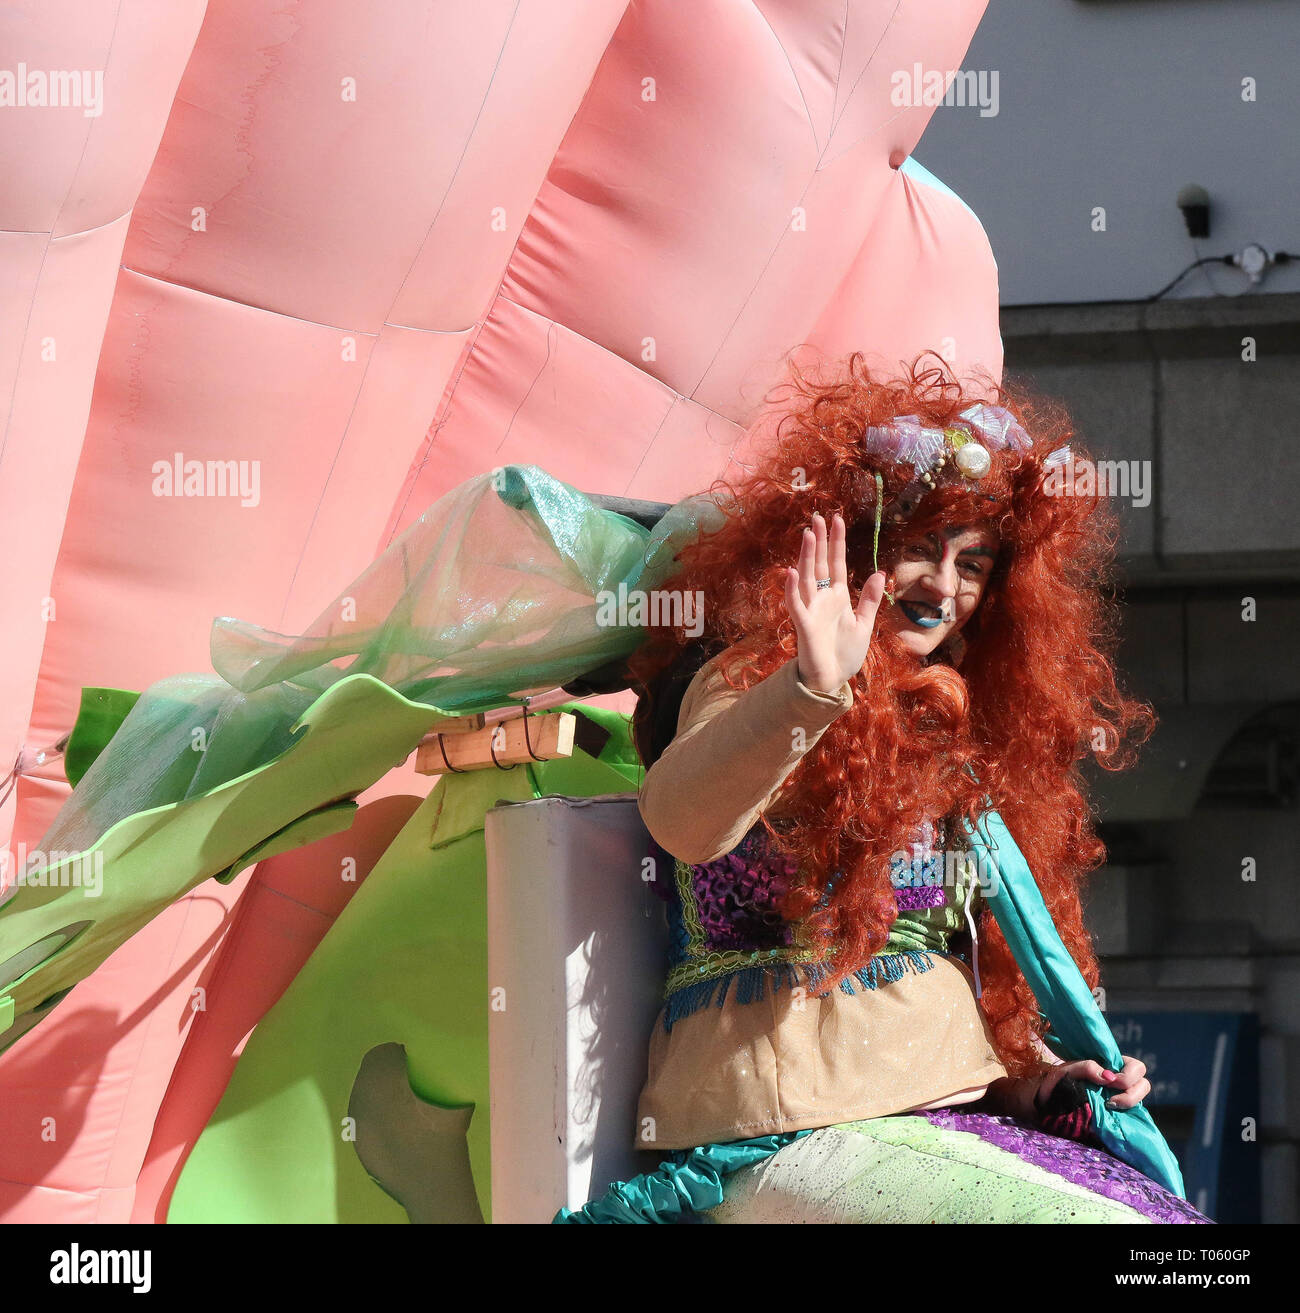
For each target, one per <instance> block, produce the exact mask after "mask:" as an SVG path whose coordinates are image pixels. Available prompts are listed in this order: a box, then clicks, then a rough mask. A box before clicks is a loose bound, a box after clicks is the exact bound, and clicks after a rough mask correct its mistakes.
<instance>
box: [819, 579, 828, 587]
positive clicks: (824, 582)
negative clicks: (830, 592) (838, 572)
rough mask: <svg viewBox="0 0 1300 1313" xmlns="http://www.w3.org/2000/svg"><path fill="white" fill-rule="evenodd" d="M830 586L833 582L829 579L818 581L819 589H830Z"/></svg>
mask: <svg viewBox="0 0 1300 1313" xmlns="http://www.w3.org/2000/svg"><path fill="white" fill-rule="evenodd" d="M830 586H831V581H830V580H829V579H818V580H817V587H818V588H829V587H830Z"/></svg>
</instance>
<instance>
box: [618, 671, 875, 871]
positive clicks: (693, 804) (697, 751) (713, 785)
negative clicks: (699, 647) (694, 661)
mask: <svg viewBox="0 0 1300 1313" xmlns="http://www.w3.org/2000/svg"><path fill="white" fill-rule="evenodd" d="M731 651H732V649H728V650H727V652H723V653H720V654H719V655H718V656H716V657H714V658H713V660H712V661H710V662H708V663H707V664H706V665H705V666H704V667H703V669H701V670H700V672H699V673H698V674H697V675H696V676H695V678H694V679H693V680H692V681H691V683H690V686H689V687H688V688H687V690H686V696H685V697H684V698H683V699H682V707H681V711H680V713H679V714H678V717H677V735H676V737H675V738H674V739H673V741H672V742H671V743H670V744H669V745H668V748H667V749H666V750H665V752H664V754H663V756H662V757H660V758H659V760H658V761H656V762H655V763H654V765H653V766H651V768H650V769H649V771H647V773H646V776H645V780H644V782H643V783H642V785H641V790H640V793H639V795H638V798H637V804H638V807H639V809H640V812H641V818H642V820H643V821H644V822H645V825H646V828H647V829H648V830H649V831H650V834H651V836H652V837H653V838H654V840H655V841H656V842H657V843H658V844H659V845H660V846H661V847H662V848H663V849H664V850H665V851H667V852H669V853H671V854H672V855H673V856H674V857H679V858H681V859H682V860H683V861H685V862H689V863H691V864H695V863H698V862H709V861H712V860H713V859H714V858H716V857H721V856H722V855H723V854H724V853H727V852H730V851H731V849H732V848H734V847H735V846H736V844H738V843H739V842H740V840H741V839H742V838H743V837H744V835H745V833H746V832H747V831H748V830H749V829H750V827H751V826H752V825H753V824H754V822H755V821H756V820H757V819H758V817H759V816H760V814H761V813H762V812H763V811H764V809H765V808H766V807H767V805H768V803H769V802H770V800H771V798H772V795H773V794H774V793H775V792H776V791H777V789H779V788H780V786H781V785H782V784H783V783H784V782H785V780H786V778H787V777H788V776H789V774H790V772H791V771H792V770H794V768H795V767H796V766H797V765H798V764H799V761H800V759H801V758H802V757H803V756H804V755H805V753H807V752H808V751H810V750H811V749H812V748H813V747H814V746H815V744H816V743H817V740H818V739H820V738H821V736H822V734H823V733H824V731H825V730H826V728H827V727H828V726H829V725H830V724H831V722H832V721H833V720H835V718H836V717H837V716H840V715H842V714H843V713H844V712H845V711H847V710H848V709H849V708H850V707H851V706H852V705H853V690H852V688H851V687H850V685H849V684H848V682H847V681H845V683H843V684H841V685H840V687H839V688H838V689H836V690H835V691H834V692H833V693H822V692H818V691H816V690H814V689H811V688H809V687H808V686H807V685H806V684H804V683H803V682H802V681H801V680H800V679H799V676H798V666H797V663H796V662H795V660H794V659H793V658H792V659H791V660H789V661H787V662H786V663H785V664H784V665H783V666H780V667H779V668H778V669H776V670H775V671H773V672H772V674H770V675H768V677H767V678H766V679H764V680H762V681H761V682H760V683H758V684H755V685H754V686H753V687H752V688H749V689H744V690H742V689H735V688H732V687H731V686H730V685H729V684H727V683H726V681H725V680H724V679H723V678H722V675H721V673H720V671H719V668H718V667H719V665H720V663H721V662H723V661H724V660H725V659H726V658H727V656H728V654H729V653H730V652H731Z"/></svg>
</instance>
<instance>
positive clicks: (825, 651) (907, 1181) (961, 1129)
mask: <svg viewBox="0 0 1300 1313" xmlns="http://www.w3.org/2000/svg"><path fill="white" fill-rule="evenodd" d="M792 377H793V380H794V381H793V383H792V384H791V385H790V387H791V391H792V394H793V401H792V404H791V405H790V406H789V407H788V409H787V413H786V414H785V415H784V417H783V418H782V420H781V422H780V424H779V425H778V426H777V431H776V440H775V442H774V443H773V444H772V446H771V447H770V449H769V450H768V451H767V453H766V454H765V455H764V457H763V458H762V460H761V462H760V463H759V464H758V466H757V467H756V468H754V469H752V470H751V471H750V472H749V473H748V475H747V477H745V478H744V479H743V480H742V481H741V482H739V484H738V485H736V486H734V487H729V488H726V489H724V491H725V492H726V494H727V495H726V496H725V497H724V498H721V499H719V500H720V504H721V505H722V506H723V508H724V510H725V512H726V518H725V520H724V522H723V523H722V525H721V527H720V528H718V529H717V530H716V531H714V532H711V533H708V534H706V535H705V536H703V537H702V538H700V539H699V541H697V542H696V543H694V544H692V545H691V546H690V547H688V548H687V549H685V550H684V551H682V552H681V553H680V554H679V558H678V559H679V560H680V561H681V563H682V568H681V570H680V573H678V574H677V575H676V576H675V577H674V578H673V579H672V581H671V587H673V588H675V589H679V590H681V591H682V593H683V595H686V594H690V593H694V594H695V596H696V597H697V599H699V600H700V601H702V602H703V607H704V617H705V632H704V635H703V636H702V637H699V638H695V639H693V638H691V637H690V636H689V635H687V634H686V633H685V632H684V631H683V630H682V629H681V628H680V627H679V628H675V629H674V628H670V627H660V628H657V629H653V630H652V635H651V639H650V641H649V642H648V643H647V644H646V645H645V646H644V647H642V648H641V649H640V651H639V652H638V653H637V655H636V656H635V657H634V658H633V661H632V663H631V668H632V670H633V672H634V674H635V676H636V677H637V680H638V683H639V685H640V687H641V688H642V690H643V694H642V697H641V699H640V702H639V705H638V710H637V715H636V718H635V722H634V724H635V731H636V736H637V745H638V749H639V751H640V754H641V756H642V759H643V761H644V762H645V764H646V765H647V767H648V772H647V774H646V776H645V780H644V783H643V786H642V788H641V791H640V796H639V804H640V810H641V814H642V817H643V819H644V820H645V823H646V826H647V828H648V830H649V832H650V834H651V836H652V839H653V840H654V841H655V856H656V859H657V874H656V889H657V890H658V891H659V892H660V893H661V894H662V895H663V896H664V898H665V899H666V901H667V912H668V917H669V925H670V932H671V949H670V955H671V961H670V966H669V972H668V977H667V983H666V989H665V1003H664V1008H663V1010H662V1012H661V1013H660V1016H659V1018H658V1019H657V1022H656V1026H655V1030H654V1034H653V1037H652V1039H651V1043H650V1061H649V1076H648V1079H647V1082H646V1084H645V1087H644V1089H643V1091H642V1094H641V1098H640V1104H639V1107H638V1110H637V1141H636V1142H637V1147H638V1148H640V1149H649V1150H654V1151H656V1152H658V1153H660V1155H661V1157H663V1158H664V1160H665V1161H664V1162H663V1165H662V1166H661V1168H660V1170H659V1171H658V1172H656V1173H650V1174H648V1175H647V1176H645V1177H641V1178H637V1179H636V1180H635V1181H633V1182H629V1183H619V1184H618V1185H616V1186H615V1187H613V1188H612V1189H611V1191H610V1192H609V1194H608V1195H607V1196H605V1197H604V1198H603V1199H601V1200H597V1201H594V1202H593V1203H592V1204H589V1205H588V1206H587V1207H586V1208H585V1209H582V1210H578V1211H576V1212H569V1211H568V1210H561V1212H560V1214H559V1215H557V1219H556V1220H557V1221H577V1222H585V1221H678V1220H686V1221H701V1220H707V1221H712V1222H724V1223H742V1222H771V1221H801V1222H811V1221H836V1222H906V1221H926V1222H933V1221H948V1222H961V1221H1016V1222H1022V1221H1029V1222H1145V1221H1194V1222H1195V1221H1206V1220H1208V1219H1205V1218H1203V1217H1202V1216H1201V1215H1200V1214H1198V1213H1196V1212H1195V1210H1193V1209H1192V1208H1191V1207H1190V1206H1189V1205H1188V1204H1187V1203H1186V1202H1185V1201H1184V1200H1183V1199H1181V1198H1180V1197H1179V1195H1178V1194H1177V1193H1175V1192H1174V1189H1167V1188H1165V1186H1164V1185H1162V1184H1160V1183H1159V1182H1158V1181H1156V1180H1153V1179H1151V1178H1150V1177H1149V1176H1147V1175H1146V1174H1144V1173H1143V1172H1142V1171H1140V1170H1138V1168H1137V1167H1135V1166H1133V1165H1131V1163H1132V1161H1134V1160H1136V1161H1139V1162H1143V1161H1146V1160H1144V1159H1143V1158H1142V1157H1141V1155H1140V1153H1136V1154H1133V1153H1131V1154H1129V1158H1130V1161H1129V1162H1125V1161H1121V1160H1120V1158H1118V1157H1115V1156H1113V1154H1111V1153H1108V1152H1106V1151H1105V1150H1104V1149H1103V1148H1102V1147H1101V1145H1102V1143H1103V1140H1102V1139H1101V1138H1099V1136H1098V1131H1099V1130H1100V1129H1101V1128H1100V1127H1099V1126H1098V1124H1097V1123H1098V1121H1099V1120H1105V1122H1106V1125H1107V1128H1108V1135H1107V1136H1106V1138H1105V1142H1106V1143H1108V1144H1110V1145H1111V1146H1112V1147H1113V1146H1114V1145H1115V1144H1120V1145H1121V1146H1124V1144H1125V1140H1124V1133H1123V1131H1122V1130H1120V1131H1118V1132H1117V1131H1116V1130H1115V1127H1114V1125H1113V1123H1114V1122H1115V1121H1116V1119H1117V1118H1118V1117H1119V1115H1120V1114H1121V1113H1123V1112H1124V1111H1125V1110H1130V1109H1133V1110H1135V1113H1134V1115H1140V1117H1141V1118H1142V1119H1145V1122H1144V1126H1145V1129H1147V1130H1149V1131H1150V1133H1151V1135H1152V1136H1153V1137H1154V1139H1155V1140H1157V1141H1158V1140H1159V1137H1158V1133H1156V1132H1155V1131H1154V1127H1153V1126H1151V1124H1150V1123H1149V1118H1147V1114H1146V1113H1145V1111H1144V1110H1140V1112H1139V1111H1138V1105H1139V1104H1140V1102H1141V1100H1142V1099H1143V1098H1144V1096H1145V1095H1146V1094H1147V1093H1149V1091H1150V1085H1149V1084H1148V1082H1147V1080H1146V1079H1145V1075H1144V1068H1143V1065H1142V1064H1141V1063H1140V1062H1138V1061H1137V1060H1135V1059H1133V1058H1129V1057H1125V1058H1124V1059H1123V1064H1122V1067H1120V1066H1119V1064H1118V1062H1116V1063H1115V1067H1116V1069H1114V1070H1112V1069H1110V1068H1109V1067H1108V1066H1105V1065H1103V1063H1100V1062H1097V1061H1094V1060H1091V1059H1086V1060H1078V1061H1062V1060H1061V1059H1060V1058H1059V1057H1057V1056H1056V1055H1055V1053H1054V1052H1053V1050H1052V1048H1051V1047H1049V1045H1048V1043H1046V1042H1045V1041H1046V1040H1049V1039H1051V1038H1053V1037H1052V1036H1050V1035H1049V1034H1048V1031H1049V1026H1048V1024H1047V1021H1046V1019H1045V1018H1044V1017H1042V1016H1041V1015H1040V1011H1039V1007H1040V1005H1042V1006H1044V1007H1045V1006H1046V1001H1045V998H1046V996H1048V995H1049V994H1051V993H1052V987H1051V986H1050V985H1049V983H1048V982H1047V977H1046V976H1040V974H1039V967H1038V965H1037V964H1035V965H1033V966H1024V967H1023V969H1022V966H1021V965H1020V964H1018V960H1017V954H1018V955H1019V957H1020V959H1021V962H1024V963H1027V962H1029V961H1031V960H1032V961H1034V962H1035V963H1037V957H1036V953H1035V952H1034V951H1031V949H1032V948H1033V945H1032V944H1031V945H1030V947H1029V948H1026V942H1027V939H1028V940H1032V939H1033V938H1034V936H1035V935H1037V937H1038V938H1039V939H1044V938H1051V939H1052V941H1053V943H1054V944H1056V945H1057V946H1058V947H1059V946H1060V945H1061V944H1062V943H1063V944H1064V948H1065V950H1068V956H1069V958H1071V959H1073V964H1074V965H1077V969H1078V971H1077V973H1076V972H1074V966H1071V965H1069V964H1068V962H1067V966H1068V971H1069V973H1073V974H1074V975H1075V976H1076V978H1077V975H1078V973H1081V974H1082V978H1083V981H1086V984H1087V986H1088V987H1089V988H1095V986H1096V984H1097V977H1098V972H1097V964H1096V959H1095V957H1094V955H1093V952H1092V948H1091V946H1090V943H1089V939H1088V935H1087V932H1086V931H1085V929H1084V925H1083V919H1082V915H1081V909H1080V899H1079V888H1080V882H1081V879H1082V878H1083V877H1084V876H1085V875H1086V873H1087V872H1088V871H1089V870H1090V869H1092V868H1094V867H1095V866H1097V865H1098V864H1099V863H1100V862H1101V860H1102V858H1103V855H1104V849H1103V846H1102V844H1101V843H1100V842H1099V841H1098V839H1097V837H1096V834H1095V832H1094V829H1093V826H1092V823H1091V819H1090V816H1089V811H1088V807H1087V803H1086V801H1085V798H1084V795H1083V791H1082V788H1081V779H1080V774H1079V764H1080V762H1081V761H1082V759H1083V758H1084V757H1085V756H1088V755H1091V756H1093V757H1095V758H1096V759H1097V760H1098V762H1099V763H1100V764H1101V765H1102V766H1103V767H1107V768H1110V769H1119V768H1120V767H1121V766H1122V765H1123V764H1124V761H1125V753H1126V750H1128V749H1131V748H1132V747H1133V746H1134V745H1135V744H1136V743H1138V742H1140V741H1141V740H1142V739H1143V738H1144V737H1145V736H1146V735H1147V734H1149V733H1150V729H1151V727H1152V724H1153V716H1152V714H1151V711H1150V709H1149V708H1148V707H1146V706H1144V705H1142V704H1140V703H1137V702H1134V701H1132V700H1130V699H1129V698H1127V697H1126V696H1124V694H1123V693H1122V692H1121V691H1120V689H1119V688H1118V687H1117V684H1116V677H1115V670H1114V666H1113V664H1112V661H1111V657H1110V645H1111V643H1112V641H1113V614H1112V613H1111V612H1110V611H1109V610H1108V609H1107V608H1106V606H1105V605H1104V602H1103V599H1102V597H1101V595H1100V592H1099V590H1098V583H1099V579H1100V576H1101V573H1102V571H1103V570H1104V568H1105V566H1106V565H1107V563H1108V560H1109V556H1110V552H1111V549H1112V543H1113V536H1112V525H1111V524H1110V522H1109V519H1108V517H1107V516H1106V515H1105V514H1104V513H1103V511H1102V507H1101V505H1100V504H1099V502H1098V499H1097V498H1096V497H1095V496H1086V497H1080V496H1073V495H1055V494H1056V491H1057V489H1056V487H1054V471H1055V473H1056V474H1059V473H1060V472H1061V469H1062V468H1063V467H1064V463H1065V462H1066V461H1068V460H1069V459H1071V458H1072V457H1071V453H1070V450H1069V447H1068V445H1067V442H1068V439H1069V437H1070V434H1069V431H1068V424H1067V421H1065V419H1064V417H1062V416H1060V415H1058V414H1055V413H1052V412H1049V411H1048V410H1047V409H1045V408H1042V407H1035V406H1031V405H1029V404H1028V403H1025V404H1020V405H1018V406H1017V407H1016V409H1017V412H1018V414H1016V415H1013V413H1012V411H1011V409H1010V406H1011V404H1012V403H1011V401H1010V399H1009V398H1008V396H1007V394H1006V393H1005V392H1003V391H1001V390H1000V389H993V393H994V395H993V399H992V400H991V401H989V400H985V399H983V398H976V397H974V396H971V395H968V394H967V393H965V392H964V391H963V390H962V388H961V387H960V386H959V385H958V384H957V383H956V382H955V381H953V380H952V378H951V376H949V375H948V374H947V373H946V371H945V370H943V369H930V370H923V369H921V368H920V367H919V365H914V366H913V368H912V370H911V372H910V375H909V376H907V377H905V378H903V379H901V380H898V381H886V380H883V379H880V378H876V377H874V376H872V375H871V374H870V373H869V372H868V370H867V369H866V368H865V366H864V363H863V360H862V358H861V357H860V356H858V355H855V356H854V357H852V358H851V359H850V360H849V362H848V367H847V373H846V374H845V375H844V376H843V377H842V378H840V379H838V380H836V381H833V382H829V383H818V382H813V381H810V380H809V379H808V378H807V377H805V376H804V375H803V374H801V373H800V372H799V371H798V370H797V369H796V370H795V371H794V372H793V375H792ZM1031 434H1032V436H1031ZM792 562H797V564H793V565H792V564H791V563H792ZM990 803H996V806H997V809H998V811H999V812H1000V813H1001V815H1002V816H1004V817H1005V821H1006V826H1007V827H1009V831H1008V830H1007V829H1005V828H1004V829H1003V830H1001V831H1000V832H1001V833H1002V834H1003V835H1004V847H1003V855H1004V856H1006V849H1007V848H1008V847H1015V845H1016V844H1017V843H1018V845H1019V849H1022V850H1023V854H1024V856H1025V857H1027V859H1028V863H1029V866H1030V867H1032V871H1033V877H1032V879H1031V880H1030V881H1029V883H1031V884H1032V883H1033V882H1034V881H1036V885H1037V890H1036V891H1035V890H1032V889H1030V890H1028V894H1027V897H1026V891H1025V889H1024V888H1023V887H1022V889H1021V892H1020V895H1018V896H1019V897H1021V898H1022V901H1029V900H1037V899H1038V893H1039V892H1041V903H1039V906H1040V907H1041V906H1042V905H1045V909H1046V911H1044V912H1043V915H1042V919H1041V920H1040V921H1039V922H1037V923H1036V924H1037V925H1038V926H1039V927H1040V928H1039V930H1038V931H1033V932H1031V933H1030V934H1029V935H1028V936H1027V937H1026V936H1025V935H1024V934H1022V933H1021V931H1022V929H1023V926H1022V924H1021V922H1020V921H1019V920H1018V919H1017V918H1018V916H1019V912H1018V911H1017V914H1016V916H1014V917H1013V916H1012V915H1011V914H1010V913H1005V914H1004V915H1001V916H999V918H998V921H997V922H996V923H995V921H994V919H993V917H992V916H990V912H989V905H990V904H991V903H992V902H994V901H996V900H995V899H994V898H993V897H992V895H993V894H994V893H995V892H996V891H995V890H994V889H993V888H992V887H991V886H990V885H989V884H988V880H987V870H986V869H984V868H982V867H981V864H980V862H979V861H978V860H976V858H977V857H978V856H979V855H980V852H981V851H986V850H981V848H980V845H979V844H976V843H972V842H971V835H972V834H983V833H984V832H983V831H977V830H975V828H974V824H975V822H976V821H977V819H978V817H979V816H980V815H981V813H982V811H983V809H984V808H986V807H988V806H989V805H990ZM1010 833H1014V835H1015V840H1011V839H1010ZM993 846H994V848H996V847H997V843H996V841H994V844H993ZM995 874H996V871H995ZM1026 874H1027V873H1026ZM1007 901H1008V900H1007V899H1006V898H1003V899H1002V900H1001V903H1002V904H1006V903H1007ZM1047 912H1050V921H1051V922H1053V923H1054V925H1055V932H1050V931H1049V932H1044V931H1043V930H1042V929H1041V927H1042V926H1043V925H1045V924H1047V920H1048V919H1047V915H1046V913H1047ZM1004 920H1005V923H1006V924H1007V925H1009V926H1013V927H1014V928H1013V930H1012V931H1011V932H1010V933H1012V934H1013V935H1014V936H1015V938H1016V941H1017V945H1018V947H1017V954H1013V952H1012V951H1011V948H1010V947H1009V945H1008V939H1007V937H1005V936H1004V934H1003V933H1002V929H1001V925H1002V924H1003V922H1004ZM1057 935H1059V938H1057ZM1044 953H1045V955H1046V956H1050V953H1048V951H1047V950H1044ZM1026 971H1030V972H1031V973H1032V974H1033V976H1034V982H1035V985H1036V987H1037V989H1038V990H1039V991H1040V992H1041V994H1042V995H1043V996H1045V997H1043V998H1039V999H1036V997H1035V994H1034V993H1033V992H1032V991H1031V989H1030V986H1029V983H1028V982H1027V980H1026V974H1025V972H1026ZM1049 974H1050V973H1049ZM1061 974H1062V973H1060V972H1059V970H1058V972H1057V975H1058V976H1059V975H1061ZM1080 988H1082V984H1080ZM1059 1006H1061V1005H1060V1004H1059V1001H1058V1002H1055V1003H1054V1007H1059ZM1083 1006H1085V1007H1091V1000H1090V999H1087V1000H1086V1001H1085V1003H1084V1005H1083ZM1094 1020H1097V1019H1096V1018H1095V1017H1094ZM1058 1028H1062V1027H1060V1026H1059V1023H1058ZM1094 1034H1095V1029H1094ZM1106 1038H1107V1039H1109V1036H1108V1035H1107V1036H1106ZM1077 1047H1079V1046H1078V1045H1076V1048H1077ZM1085 1047H1086V1046H1085ZM1089 1087H1091V1088H1092V1090H1093V1091H1094V1094H1093V1096H1092V1097H1091V1098H1090V1097H1089V1095H1088V1089H1089ZM1098 1093H1100V1094H1101V1095H1102V1096H1103V1097H1104V1099H1105V1104H1104V1109H1103V1107H1102V1105H1101V1104H1100V1103H1099V1102H1098V1099H1097V1094H1098ZM1159 1149H1160V1150H1162V1151H1163V1152H1164V1155H1166V1156H1165V1157H1164V1158H1161V1159H1159V1161H1164V1162H1168V1163H1172V1158H1171V1156H1168V1155H1167V1149H1165V1146H1164V1145H1163V1142H1162V1141H1160V1142H1159ZM1166 1181H1167V1183H1171V1184H1174V1188H1175V1189H1181V1182H1180V1181H1178V1180H1177V1169H1176V1167H1170V1168H1169V1169H1168V1171H1167V1174H1166Z"/></svg>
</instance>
